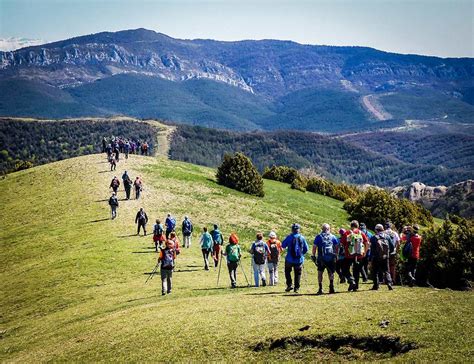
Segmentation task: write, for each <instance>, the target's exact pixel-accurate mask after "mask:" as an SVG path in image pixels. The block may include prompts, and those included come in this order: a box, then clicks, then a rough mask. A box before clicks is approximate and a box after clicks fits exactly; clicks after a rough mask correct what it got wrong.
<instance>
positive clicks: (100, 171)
mask: <svg viewBox="0 0 474 364" xmlns="http://www.w3.org/2000/svg"><path fill="white" fill-rule="evenodd" d="M108 172H115V171H110V170H107V171H99V172H98V173H108Z"/></svg>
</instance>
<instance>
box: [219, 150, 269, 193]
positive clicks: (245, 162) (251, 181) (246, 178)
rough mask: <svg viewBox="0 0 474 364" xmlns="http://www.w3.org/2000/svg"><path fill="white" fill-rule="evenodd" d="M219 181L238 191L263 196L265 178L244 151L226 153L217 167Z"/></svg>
mask: <svg viewBox="0 0 474 364" xmlns="http://www.w3.org/2000/svg"><path fill="white" fill-rule="evenodd" d="M216 177H217V183H219V184H221V185H224V186H227V187H230V188H233V189H235V190H237V191H241V192H244V193H248V194H249V195H255V196H258V197H263V196H264V195H265V192H264V191H263V179H262V176H260V174H259V173H258V171H257V169H256V168H255V166H254V165H253V164H252V161H251V160H250V159H249V158H248V157H246V156H245V155H244V154H242V153H236V154H234V155H233V156H232V155H229V154H225V155H224V158H223V160H222V164H221V165H220V167H219V168H218V169H217V175H216Z"/></svg>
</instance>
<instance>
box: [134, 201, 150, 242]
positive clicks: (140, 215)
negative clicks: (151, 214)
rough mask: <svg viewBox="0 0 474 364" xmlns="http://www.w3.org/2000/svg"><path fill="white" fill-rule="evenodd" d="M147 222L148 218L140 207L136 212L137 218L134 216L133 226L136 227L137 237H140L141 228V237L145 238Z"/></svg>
mask: <svg viewBox="0 0 474 364" xmlns="http://www.w3.org/2000/svg"><path fill="white" fill-rule="evenodd" d="M147 222H148V216H147V214H146V212H145V210H143V207H140V210H139V211H138V212H137V216H135V224H138V226H137V235H140V228H143V236H146V224H147Z"/></svg>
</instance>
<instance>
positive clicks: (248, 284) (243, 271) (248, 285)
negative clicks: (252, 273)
mask: <svg viewBox="0 0 474 364" xmlns="http://www.w3.org/2000/svg"><path fill="white" fill-rule="evenodd" d="M237 264H238V265H239V266H240V269H241V270H242V273H243V274H244V277H245V280H246V281H247V287H250V283H249V280H248V279H247V275H246V274H245V270H244V267H242V264H240V260H239V262H238V263H237Z"/></svg>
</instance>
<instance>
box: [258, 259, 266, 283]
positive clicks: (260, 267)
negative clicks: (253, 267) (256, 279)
mask: <svg viewBox="0 0 474 364" xmlns="http://www.w3.org/2000/svg"><path fill="white" fill-rule="evenodd" d="M258 274H259V275H260V278H261V279H262V284H263V285H264V286H266V285H267V283H266V282H267V278H266V276H265V264H259V265H258Z"/></svg>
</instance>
